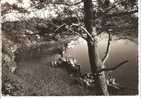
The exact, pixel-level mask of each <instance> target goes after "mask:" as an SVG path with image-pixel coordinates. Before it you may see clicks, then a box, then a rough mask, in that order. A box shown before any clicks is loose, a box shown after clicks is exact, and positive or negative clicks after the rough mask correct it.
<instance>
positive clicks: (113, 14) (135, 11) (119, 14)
mask: <svg viewBox="0 0 141 99" xmlns="http://www.w3.org/2000/svg"><path fill="white" fill-rule="evenodd" d="M137 12H138V10H137V9H136V10H133V11H125V12H119V13H117V12H114V13H111V14H105V16H106V17H114V16H122V15H130V14H134V13H137Z"/></svg>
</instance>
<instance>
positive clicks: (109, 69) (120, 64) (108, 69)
mask: <svg viewBox="0 0 141 99" xmlns="http://www.w3.org/2000/svg"><path fill="white" fill-rule="evenodd" d="M127 62H128V60H125V61H123V62H121V63H119V64H118V65H116V66H114V67H111V68H103V69H101V70H98V71H97V73H101V72H103V71H113V70H115V69H117V68H119V67H120V66H122V65H123V64H125V63H127Z"/></svg>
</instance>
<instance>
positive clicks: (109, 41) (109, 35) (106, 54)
mask: <svg viewBox="0 0 141 99" xmlns="http://www.w3.org/2000/svg"><path fill="white" fill-rule="evenodd" d="M110 43H111V34H110V33H108V44H107V48H106V52H105V56H104V57H103V58H102V62H103V64H104V63H105V62H106V60H107V59H108V56H109V52H110Z"/></svg>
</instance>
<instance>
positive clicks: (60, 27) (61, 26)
mask: <svg viewBox="0 0 141 99" xmlns="http://www.w3.org/2000/svg"><path fill="white" fill-rule="evenodd" d="M66 25H67V24H66V23H64V24H62V25H60V26H59V27H58V28H57V29H56V30H55V32H57V31H59V30H60V29H62V28H63V27H64V26H66Z"/></svg>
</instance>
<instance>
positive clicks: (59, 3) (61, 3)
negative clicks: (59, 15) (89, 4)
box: [51, 0, 83, 6]
mask: <svg viewBox="0 0 141 99" xmlns="http://www.w3.org/2000/svg"><path fill="white" fill-rule="evenodd" d="M82 2H83V0H81V1H78V2H76V3H74V4H69V3H66V2H53V3H51V4H58V5H65V6H75V5H78V4H80V3H82Z"/></svg>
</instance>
